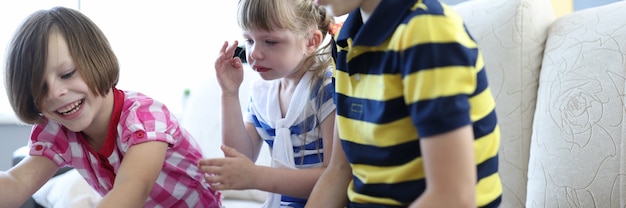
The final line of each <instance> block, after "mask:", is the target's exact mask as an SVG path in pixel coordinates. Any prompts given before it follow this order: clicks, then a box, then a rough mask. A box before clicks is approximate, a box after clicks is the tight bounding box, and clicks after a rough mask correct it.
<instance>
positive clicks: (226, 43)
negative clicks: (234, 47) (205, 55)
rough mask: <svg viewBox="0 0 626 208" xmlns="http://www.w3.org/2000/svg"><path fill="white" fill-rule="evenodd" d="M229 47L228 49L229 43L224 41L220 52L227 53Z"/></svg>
mask: <svg viewBox="0 0 626 208" xmlns="http://www.w3.org/2000/svg"><path fill="white" fill-rule="evenodd" d="M227 47H228V41H224V44H222V49H220V52H226V48H227Z"/></svg>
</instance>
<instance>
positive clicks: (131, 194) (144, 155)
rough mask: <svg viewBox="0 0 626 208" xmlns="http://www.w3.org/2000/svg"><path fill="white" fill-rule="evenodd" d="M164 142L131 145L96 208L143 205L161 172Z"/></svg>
mask: <svg viewBox="0 0 626 208" xmlns="http://www.w3.org/2000/svg"><path fill="white" fill-rule="evenodd" d="M167 148H168V145H167V143H165V142H156V141H150V142H144V143H141V144H136V145H133V146H131V147H130V148H129V149H128V151H127V152H126V154H125V155H124V159H123V160H122V164H121V166H120V168H119V171H118V172H117V175H116V177H115V185H114V186H113V189H112V190H111V191H110V192H109V193H108V194H107V195H105V196H104V198H103V199H102V201H101V202H100V204H98V207H143V206H144V203H145V201H146V199H147V198H148V196H149V194H150V191H151V190H152V186H153V185H154V183H155V182H156V179H157V177H158V176H159V174H160V173H161V169H162V167H163V163H164V162H165V154H166V151H167Z"/></svg>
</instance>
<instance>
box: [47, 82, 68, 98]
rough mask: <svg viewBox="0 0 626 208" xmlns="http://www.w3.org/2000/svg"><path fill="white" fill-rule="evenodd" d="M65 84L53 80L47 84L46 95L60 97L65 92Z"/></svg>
mask: <svg viewBox="0 0 626 208" xmlns="http://www.w3.org/2000/svg"><path fill="white" fill-rule="evenodd" d="M67 91H68V89H67V86H66V85H65V84H64V83H63V81H59V80H54V81H52V82H49V84H48V95H49V96H51V97H61V96H63V95H65V94H67Z"/></svg>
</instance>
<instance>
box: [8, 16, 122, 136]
mask: <svg viewBox="0 0 626 208" xmlns="http://www.w3.org/2000/svg"><path fill="white" fill-rule="evenodd" d="M53 32H58V33H59V34H61V35H62V36H63V37H64V38H65V40H66V42H67V45H68V48H69V53H70V55H71V56H72V58H73V60H74V63H73V64H74V66H75V67H76V68H75V70H76V72H78V73H77V74H78V75H80V76H81V77H82V78H83V80H84V81H85V82H86V83H87V86H88V87H89V89H90V90H91V91H92V92H93V93H94V94H95V95H97V96H103V95H105V94H107V93H108V92H109V90H111V88H112V87H114V86H115V85H116V84H117V82H118V79H119V65H118V61H117V57H116V56H115V54H114V53H113V50H112V49H111V47H110V45H109V42H108V40H107V39H106V37H105V35H104V33H103V32H102V31H101V30H100V29H99V28H98V26H97V25H96V24H95V23H94V22H92V21H91V20H90V19H89V18H88V17H87V16H85V15H84V14H82V13H81V12H79V11H76V10H73V9H69V8H64V7H54V8H51V9H49V10H39V11H37V12H35V13H33V14H31V15H30V16H28V17H27V18H26V20H25V21H24V22H23V23H22V24H21V26H20V27H19V28H18V30H17V31H16V33H15V34H14V36H13V39H12V41H11V43H10V44H9V48H8V53H7V60H6V75H5V81H6V90H7V95H8V97H9V102H10V103H11V107H12V108H13V111H15V113H16V114H17V116H18V118H19V119H20V120H22V121H23V122H25V123H28V124H35V123H38V122H40V121H41V119H42V115H41V112H40V111H39V110H38V109H40V107H41V104H42V101H43V99H44V98H45V97H46V96H47V94H48V92H47V91H48V86H47V83H45V80H43V74H44V71H45V67H46V59H47V57H48V54H47V52H48V41H49V36H50V34H52V33H53Z"/></svg>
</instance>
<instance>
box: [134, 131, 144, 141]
mask: <svg viewBox="0 0 626 208" xmlns="http://www.w3.org/2000/svg"><path fill="white" fill-rule="evenodd" d="M144 136H146V134H145V133H144V132H143V131H138V132H135V137H137V138H140V139H141V138H143V137H144Z"/></svg>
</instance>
